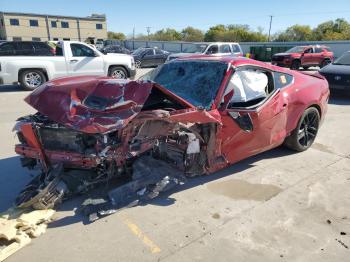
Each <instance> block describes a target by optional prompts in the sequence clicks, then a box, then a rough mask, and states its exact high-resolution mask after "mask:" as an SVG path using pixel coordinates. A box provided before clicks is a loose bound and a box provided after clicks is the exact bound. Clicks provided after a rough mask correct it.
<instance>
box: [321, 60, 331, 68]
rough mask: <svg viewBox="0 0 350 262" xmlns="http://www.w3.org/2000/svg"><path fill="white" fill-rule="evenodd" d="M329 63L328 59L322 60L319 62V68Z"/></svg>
mask: <svg viewBox="0 0 350 262" xmlns="http://www.w3.org/2000/svg"><path fill="white" fill-rule="evenodd" d="M330 62H331V60H329V59H325V60H323V61H322V62H321V64H320V68H323V67H325V66H326V65H328V64H329V63H330Z"/></svg>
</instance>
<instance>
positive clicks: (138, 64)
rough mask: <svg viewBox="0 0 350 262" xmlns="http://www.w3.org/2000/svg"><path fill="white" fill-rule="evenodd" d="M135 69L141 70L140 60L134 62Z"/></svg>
mask: <svg viewBox="0 0 350 262" xmlns="http://www.w3.org/2000/svg"><path fill="white" fill-rule="evenodd" d="M135 67H136V68H141V67H142V62H141V61H140V60H136V61H135Z"/></svg>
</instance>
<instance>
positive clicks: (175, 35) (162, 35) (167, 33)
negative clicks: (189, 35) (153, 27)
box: [149, 28, 181, 41]
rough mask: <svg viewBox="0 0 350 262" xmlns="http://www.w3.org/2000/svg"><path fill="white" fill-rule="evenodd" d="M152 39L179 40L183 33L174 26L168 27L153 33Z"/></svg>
mask: <svg viewBox="0 0 350 262" xmlns="http://www.w3.org/2000/svg"><path fill="white" fill-rule="evenodd" d="M149 38H150V39H151V40H156V41H179V40H181V33H179V32H178V31H176V30H175V29H172V28H166V29H162V30H159V31H157V32H155V33H154V34H151V35H150V37H149Z"/></svg>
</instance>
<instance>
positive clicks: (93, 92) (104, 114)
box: [25, 76, 155, 133]
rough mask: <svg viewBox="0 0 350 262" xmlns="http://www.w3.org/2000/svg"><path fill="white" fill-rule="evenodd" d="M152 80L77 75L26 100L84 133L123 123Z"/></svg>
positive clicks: (136, 108)
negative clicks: (127, 79)
mask: <svg viewBox="0 0 350 262" xmlns="http://www.w3.org/2000/svg"><path fill="white" fill-rule="evenodd" d="M154 86H155V83H152V82H146V81H145V82H144V81H126V80H116V79H111V78H107V77H96V76H79V77H68V78H61V79H56V80H53V81H50V82H47V83H45V84H44V85H42V86H40V87H39V88H37V89H36V90H35V91H33V92H32V93H31V94H30V95H29V96H27V97H26V98H25V101H26V102H27V103H28V104H29V105H31V106H32V107H33V108H35V109H36V110H37V111H38V112H40V113H41V114H43V115H46V116H47V117H48V118H49V119H51V120H53V121H55V122H57V123H59V124H62V125H64V126H66V127H69V128H73V129H75V130H79V131H82V132H85V133H105V132H110V131H113V130H117V129H120V128H123V127H124V126H126V125H127V124H128V123H129V122H130V120H131V119H133V118H134V117H135V116H136V115H137V114H138V113H139V112H140V111H141V109H142V107H143V104H144V103H145V102H146V100H147V98H148V96H149V94H150V92H151V90H152V88H153V87H154Z"/></svg>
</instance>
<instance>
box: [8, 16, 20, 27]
mask: <svg viewBox="0 0 350 262" xmlns="http://www.w3.org/2000/svg"><path fill="white" fill-rule="evenodd" d="M10 25H17V26H18V25H19V20H18V19H15V18H11V19H10Z"/></svg>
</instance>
